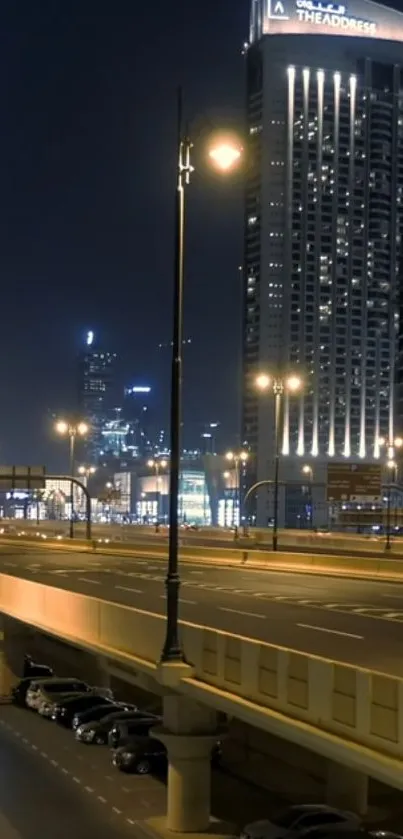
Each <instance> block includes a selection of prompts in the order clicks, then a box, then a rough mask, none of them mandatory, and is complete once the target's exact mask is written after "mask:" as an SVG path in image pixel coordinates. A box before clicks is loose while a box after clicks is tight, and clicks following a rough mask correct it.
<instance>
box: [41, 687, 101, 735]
mask: <svg viewBox="0 0 403 839" xmlns="http://www.w3.org/2000/svg"><path fill="white" fill-rule="evenodd" d="M98 705H104V706H105V705H111V706H113V705H114V702H113V701H112V700H111V699H105V697H104V696H101V695H100V694H99V693H91V692H90V691H89V692H88V693H86V694H81V695H80V696H70V697H66V699H63V700H62V701H59V702H56V703H55V706H54V708H53V713H52V720H54V721H55V722H57V723H58V724H59V725H63V726H64V727H65V728H71V727H72V724H73V717H74V715H75V714H78V713H79V711H87V710H88V709H89V708H96V707H97V706H98Z"/></svg>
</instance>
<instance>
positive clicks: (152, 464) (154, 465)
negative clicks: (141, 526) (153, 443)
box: [147, 457, 168, 533]
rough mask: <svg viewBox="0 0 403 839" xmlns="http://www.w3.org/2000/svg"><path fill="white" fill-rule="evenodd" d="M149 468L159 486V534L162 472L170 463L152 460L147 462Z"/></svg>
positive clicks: (156, 523)
mask: <svg viewBox="0 0 403 839" xmlns="http://www.w3.org/2000/svg"><path fill="white" fill-rule="evenodd" d="M147 466H148V467H149V469H153V470H154V472H155V480H156V486H157V519H156V522H155V532H156V533H158V531H159V529H160V512H161V492H160V470H161V469H166V468H167V466H168V461H167V460H165V458H161V460H160V459H159V458H157V457H156V458H151V459H150V460H147Z"/></svg>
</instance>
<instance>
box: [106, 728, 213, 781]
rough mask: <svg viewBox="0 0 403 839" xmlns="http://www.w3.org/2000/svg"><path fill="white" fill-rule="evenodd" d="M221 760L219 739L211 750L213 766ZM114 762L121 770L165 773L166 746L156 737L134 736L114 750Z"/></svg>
mask: <svg viewBox="0 0 403 839" xmlns="http://www.w3.org/2000/svg"><path fill="white" fill-rule="evenodd" d="M220 760H221V743H220V742H219V741H217V743H216V744H215V746H213V749H212V752H211V762H212V765H213V766H218V765H219V763H220ZM112 763H113V765H114V766H116V768H117V769H119V771H120V772H135V773H137V774H138V775H148V774H149V773H150V772H155V773H156V774H165V772H166V769H167V763H168V757H167V750H166V747H165V746H164V745H163V743H161V742H160V741H159V740H157V739H156V738H154V737H132V738H131V739H130V740H128V742H127V743H125V744H124V746H119V748H118V749H115V751H114V752H113V758H112Z"/></svg>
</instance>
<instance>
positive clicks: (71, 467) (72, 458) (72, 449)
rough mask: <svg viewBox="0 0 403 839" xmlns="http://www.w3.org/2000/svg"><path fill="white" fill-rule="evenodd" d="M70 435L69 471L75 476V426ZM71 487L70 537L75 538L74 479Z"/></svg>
mask: <svg viewBox="0 0 403 839" xmlns="http://www.w3.org/2000/svg"><path fill="white" fill-rule="evenodd" d="M69 435H70V464H69V472H70V475H71V477H74V462H75V443H76V430H75V428H74V427H71V428H70V429H69ZM70 487H71V513H70V539H74V484H73V481H71V483H70Z"/></svg>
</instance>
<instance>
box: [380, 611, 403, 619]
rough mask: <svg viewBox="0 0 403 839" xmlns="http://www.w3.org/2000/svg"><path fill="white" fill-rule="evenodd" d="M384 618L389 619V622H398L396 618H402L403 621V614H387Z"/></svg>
mask: <svg viewBox="0 0 403 839" xmlns="http://www.w3.org/2000/svg"><path fill="white" fill-rule="evenodd" d="M384 618H387V619H388V620H396V618H400V619H401V620H403V613H402V612H386V614H385V615H384Z"/></svg>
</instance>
